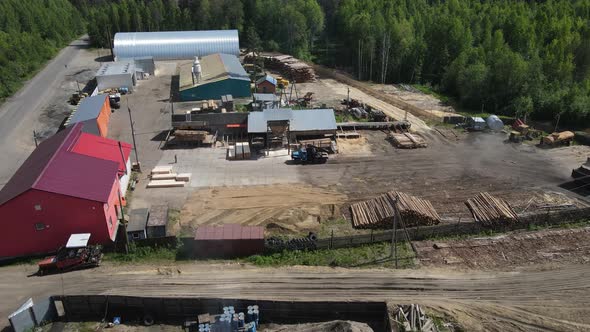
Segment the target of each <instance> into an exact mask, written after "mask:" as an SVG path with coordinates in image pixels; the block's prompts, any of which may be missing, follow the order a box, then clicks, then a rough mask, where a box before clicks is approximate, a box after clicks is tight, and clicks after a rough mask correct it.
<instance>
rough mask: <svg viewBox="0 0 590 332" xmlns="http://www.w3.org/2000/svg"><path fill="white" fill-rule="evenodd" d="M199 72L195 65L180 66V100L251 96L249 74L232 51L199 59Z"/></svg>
mask: <svg viewBox="0 0 590 332" xmlns="http://www.w3.org/2000/svg"><path fill="white" fill-rule="evenodd" d="M200 68H202V70H201V72H200V73H197V72H196V71H195V68H194V64H191V63H185V64H183V65H181V66H180V78H179V96H180V100H181V101H192V100H205V99H215V100H217V99H221V96H223V95H232V96H233V98H242V97H250V77H249V76H248V73H246V70H244V67H242V64H241V63H240V60H239V59H238V58H237V57H236V56H234V55H231V54H224V53H217V54H212V55H208V56H205V57H203V58H201V59H200Z"/></svg>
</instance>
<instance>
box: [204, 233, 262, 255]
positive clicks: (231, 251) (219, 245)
mask: <svg viewBox="0 0 590 332" xmlns="http://www.w3.org/2000/svg"><path fill="white" fill-rule="evenodd" d="M193 249H194V251H193V253H194V255H195V256H196V257H240V256H249V255H255V254H259V253H262V252H263V251H264V228H263V227H262V226H242V225H220V226H199V228H197V231H196V232H195V241H194V248H193Z"/></svg>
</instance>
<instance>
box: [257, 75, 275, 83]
mask: <svg viewBox="0 0 590 332" xmlns="http://www.w3.org/2000/svg"><path fill="white" fill-rule="evenodd" d="M264 81H267V82H270V83H271V84H272V85H277V79H276V78H274V77H272V76H270V75H265V76H263V77H261V78H259V79H258V80H257V81H256V83H257V84H260V83H262V82H264Z"/></svg>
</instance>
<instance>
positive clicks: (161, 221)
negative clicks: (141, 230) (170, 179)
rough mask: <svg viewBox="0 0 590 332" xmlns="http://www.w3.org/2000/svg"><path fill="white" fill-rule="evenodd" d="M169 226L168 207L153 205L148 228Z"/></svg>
mask: <svg viewBox="0 0 590 332" xmlns="http://www.w3.org/2000/svg"><path fill="white" fill-rule="evenodd" d="M166 224H168V205H152V207H151V208H150V218H149V219H148V224H147V225H148V226H166Z"/></svg>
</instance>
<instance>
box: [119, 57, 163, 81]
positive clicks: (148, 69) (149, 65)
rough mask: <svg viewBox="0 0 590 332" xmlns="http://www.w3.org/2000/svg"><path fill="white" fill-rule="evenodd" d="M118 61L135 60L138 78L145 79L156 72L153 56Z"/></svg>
mask: <svg viewBox="0 0 590 332" xmlns="http://www.w3.org/2000/svg"><path fill="white" fill-rule="evenodd" d="M117 62H133V65H134V66H135V77H136V78H137V79H138V80H143V79H146V78H147V76H148V75H151V76H153V75H155V74H156V63H155V62H154V57H151V56H142V57H136V58H126V59H117Z"/></svg>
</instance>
